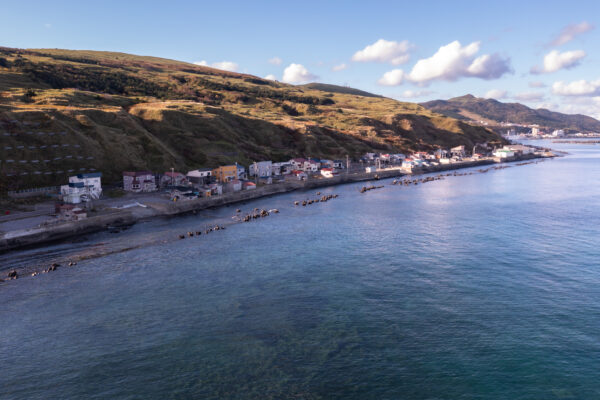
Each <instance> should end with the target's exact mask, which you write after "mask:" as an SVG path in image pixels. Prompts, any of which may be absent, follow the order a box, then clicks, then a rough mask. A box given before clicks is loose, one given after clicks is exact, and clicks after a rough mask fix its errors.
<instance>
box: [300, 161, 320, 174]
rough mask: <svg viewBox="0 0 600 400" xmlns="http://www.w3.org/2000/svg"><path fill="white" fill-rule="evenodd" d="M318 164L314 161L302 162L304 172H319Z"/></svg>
mask: <svg viewBox="0 0 600 400" xmlns="http://www.w3.org/2000/svg"><path fill="white" fill-rule="evenodd" d="M319 166H320V163H318V162H316V161H314V160H306V161H304V168H303V170H304V172H317V171H318V170H319Z"/></svg>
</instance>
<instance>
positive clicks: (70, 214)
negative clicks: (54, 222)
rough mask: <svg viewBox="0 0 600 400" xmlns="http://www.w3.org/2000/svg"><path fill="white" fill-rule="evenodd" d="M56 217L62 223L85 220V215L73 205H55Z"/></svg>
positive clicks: (83, 211)
mask: <svg viewBox="0 0 600 400" xmlns="http://www.w3.org/2000/svg"><path fill="white" fill-rule="evenodd" d="M54 211H55V213H56V214H57V217H58V218H59V219H60V220H63V221H80V220H82V219H85V218H87V213H86V212H85V210H83V209H82V208H80V207H77V206H75V205H74V204H57V205H55V207H54Z"/></svg>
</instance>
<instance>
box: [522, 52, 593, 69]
mask: <svg viewBox="0 0 600 400" xmlns="http://www.w3.org/2000/svg"><path fill="white" fill-rule="evenodd" d="M583 57H585V51H583V50H573V51H565V52H563V53H560V52H559V51H558V50H552V51H551V52H550V53H548V54H546V55H545V56H544V66H543V67H542V68H540V67H538V66H535V67H533V68H531V73H533V74H541V73H550V72H556V71H558V70H560V69H571V68H573V67H576V66H577V65H579V61H580V60H581V59H582V58H583Z"/></svg>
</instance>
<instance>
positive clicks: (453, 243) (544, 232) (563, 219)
mask: <svg viewBox="0 0 600 400" xmlns="http://www.w3.org/2000/svg"><path fill="white" fill-rule="evenodd" d="M534 144H540V145H541V144H545V145H547V146H550V147H552V148H554V149H557V150H562V151H566V152H568V153H569V154H568V155H567V156H565V157H560V158H556V159H553V160H545V161H540V162H537V163H532V164H527V165H522V166H517V165H515V164H509V165H510V167H509V168H505V169H498V170H490V171H488V172H487V173H480V172H478V171H477V170H478V169H479V168H474V169H468V170H460V171H458V172H459V173H461V174H462V173H464V172H467V173H468V172H474V173H473V174H467V175H463V176H447V177H445V179H443V180H436V181H433V182H428V183H425V184H420V185H416V186H415V185H411V186H408V187H407V186H398V185H391V184H390V183H391V181H392V180H391V179H388V180H383V181H379V182H377V183H375V182H373V183H374V184H378V185H379V184H383V185H385V187H384V188H381V189H377V190H372V191H369V192H367V193H360V192H359V190H360V188H361V187H362V186H363V185H364V184H363V183H357V184H348V185H340V186H335V187H329V188H324V189H320V191H321V193H322V195H327V194H338V195H339V197H338V198H336V199H332V200H330V201H328V202H326V203H315V204H312V205H309V206H306V207H302V206H294V204H293V203H294V201H296V200H303V199H306V198H313V199H314V198H317V197H320V196H317V195H316V193H315V192H316V190H314V191H310V192H292V193H287V194H283V195H277V196H274V197H269V198H263V199H259V200H255V201H251V202H248V203H246V204H241V205H233V206H231V207H223V208H219V209H213V210H206V211H202V212H198V213H197V214H196V215H187V216H182V217H176V218H170V219H157V220H153V221H148V222H144V223H140V224H137V225H135V226H133V227H131V228H130V229H127V230H125V231H123V232H120V233H109V232H103V233H98V234H93V235H87V236H85V237H81V238H78V239H77V240H71V241H68V242H62V243H56V244H52V245H50V246H46V247H43V248H37V249H28V250H22V251H16V252H12V253H8V254H5V255H2V256H0V264H1V265H2V267H0V269H1V273H2V275H5V274H6V271H8V269H9V268H11V267H28V268H31V267H32V266H40V267H39V268H43V267H44V266H46V267H47V265H49V264H50V263H51V262H54V261H56V260H58V261H60V262H61V263H62V264H63V266H62V267H60V268H59V269H58V270H57V271H54V272H51V273H47V274H41V275H39V276H36V277H26V278H22V279H18V280H16V281H9V282H5V283H1V284H0V305H1V307H0V399H28V400H31V399H40V400H42V399H43V400H47V399H83V398H85V399H188V398H193V399H432V400H433V399H448V400H450V399H452V400H454V399H507V400H508V399H510V400H519V399H586V400H587V399H600V146H598V145H575V144H554V143H549V142H535V143H534ZM484 168H485V167H484ZM255 207H258V208H264V209H273V208H277V209H279V211H280V213H278V214H272V215H271V216H269V217H267V218H260V219H257V220H253V221H251V222H248V223H237V222H235V221H234V220H233V219H232V216H234V215H235V214H236V208H241V209H242V211H243V212H249V211H250V210H252V209H254V208H255ZM215 224H219V225H222V226H225V227H226V229H225V230H219V231H216V232H212V233H210V234H202V235H201V236H199V237H192V238H189V237H188V238H186V239H184V240H180V239H179V238H178V235H179V234H182V233H186V232H188V231H198V230H202V231H204V230H205V229H206V228H207V227H208V226H214V225H215ZM70 259H81V261H79V262H78V263H77V265H76V266H74V267H66V266H65V265H64V263H65V262H66V261H68V260H70Z"/></svg>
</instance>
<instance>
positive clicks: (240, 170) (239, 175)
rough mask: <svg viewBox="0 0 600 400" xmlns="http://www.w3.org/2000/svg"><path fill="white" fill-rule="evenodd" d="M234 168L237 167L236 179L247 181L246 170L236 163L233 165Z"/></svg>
mask: <svg viewBox="0 0 600 400" xmlns="http://www.w3.org/2000/svg"><path fill="white" fill-rule="evenodd" d="M235 166H236V167H237V178H238V179H248V175H247V174H246V168H244V166H243V165H239V164H238V163H235Z"/></svg>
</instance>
